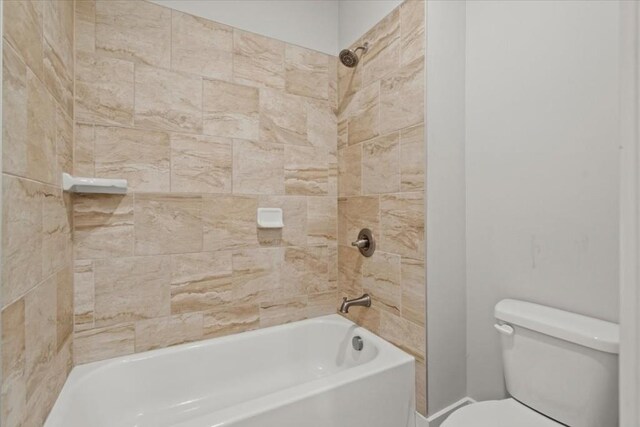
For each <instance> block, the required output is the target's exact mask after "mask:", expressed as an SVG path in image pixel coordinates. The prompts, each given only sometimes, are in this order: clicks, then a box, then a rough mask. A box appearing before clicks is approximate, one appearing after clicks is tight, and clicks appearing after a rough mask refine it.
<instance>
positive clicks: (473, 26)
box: [466, 1, 619, 400]
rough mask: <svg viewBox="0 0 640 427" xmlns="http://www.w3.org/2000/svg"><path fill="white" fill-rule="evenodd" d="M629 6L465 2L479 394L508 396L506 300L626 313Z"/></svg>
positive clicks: (471, 385) (472, 358)
mask: <svg viewBox="0 0 640 427" xmlns="http://www.w3.org/2000/svg"><path fill="white" fill-rule="evenodd" d="M618 8H619V4H618V2H615V1H580V2H564V1H556V2H543V1H518V2H503V1H471V2H468V3H467V10H466V12H467V16H466V18H467V34H466V42H467V43H466V52H467V62H466V73H467V78H466V166H467V168H466V183H467V205H466V206H467V306H468V312H467V315H468V318H467V352H468V364H467V380H468V392H469V395H470V396H471V397H473V398H476V399H478V400H485V399H492V398H500V397H502V396H503V395H504V393H505V390H504V386H503V380H502V372H501V360H500V346H499V341H498V337H497V334H496V333H495V332H494V330H493V328H492V324H493V322H494V319H493V306H494V304H495V303H496V302H498V301H499V300H500V299H502V298H522V299H526V300H529V301H534V302H538V303H542V304H547V305H551V306H554V307H559V308H561V309H566V310H571V311H575V312H578V313H583V314H586V315H590V316H594V317H598V318H602V319H606V320H613V321H617V320H618V305H619V304H618V289H619V285H618V252H619V251H618V201H619V194H618V191H619V188H618V187H619V180H618V174H619V165H618V120H619V112H618V49H619V46H618V42H619V22H618V18H619V11H618Z"/></svg>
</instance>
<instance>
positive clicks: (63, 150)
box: [56, 107, 73, 185]
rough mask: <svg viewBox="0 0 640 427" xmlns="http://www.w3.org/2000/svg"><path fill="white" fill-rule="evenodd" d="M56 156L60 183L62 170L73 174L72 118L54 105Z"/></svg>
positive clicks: (60, 181)
mask: <svg viewBox="0 0 640 427" xmlns="http://www.w3.org/2000/svg"><path fill="white" fill-rule="evenodd" d="M56 158H57V161H58V179H59V181H58V182H59V183H60V185H62V176H61V175H62V172H67V173H68V174H71V175H73V119H72V118H71V117H69V116H67V115H66V113H64V112H63V111H62V109H61V108H60V107H56Z"/></svg>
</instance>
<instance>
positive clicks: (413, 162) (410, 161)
mask: <svg viewBox="0 0 640 427" xmlns="http://www.w3.org/2000/svg"><path fill="white" fill-rule="evenodd" d="M424 153H425V139H424V125H422V124H421V125H418V126H415V127H412V128H407V129H402V131H400V175H401V178H400V181H401V183H400V191H421V190H423V189H424V177H425V173H424V170H425V165H426V160H425V154H424Z"/></svg>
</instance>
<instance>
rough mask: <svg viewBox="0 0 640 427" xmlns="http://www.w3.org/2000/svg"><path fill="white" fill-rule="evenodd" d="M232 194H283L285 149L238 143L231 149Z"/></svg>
mask: <svg viewBox="0 0 640 427" xmlns="http://www.w3.org/2000/svg"><path fill="white" fill-rule="evenodd" d="M233 192H234V193H240V194H242V193H244V194H282V193H284V147H283V146H282V145H280V144H269V143H265V142H257V141H244V140H237V141H235V142H234V146H233Z"/></svg>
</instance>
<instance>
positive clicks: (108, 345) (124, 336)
mask: <svg viewBox="0 0 640 427" xmlns="http://www.w3.org/2000/svg"><path fill="white" fill-rule="evenodd" d="M134 350H135V328H134V325H133V323H124V324H120V325H115V326H109V327H106V328H97V329H90V330H87V331H82V332H76V333H75V334H74V337H73V360H74V362H75V364H76V365H81V364H83V363H89V362H94V361H97V360H104V359H109V358H112V357H117V356H124V355H127V354H131V353H133V352H134Z"/></svg>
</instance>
